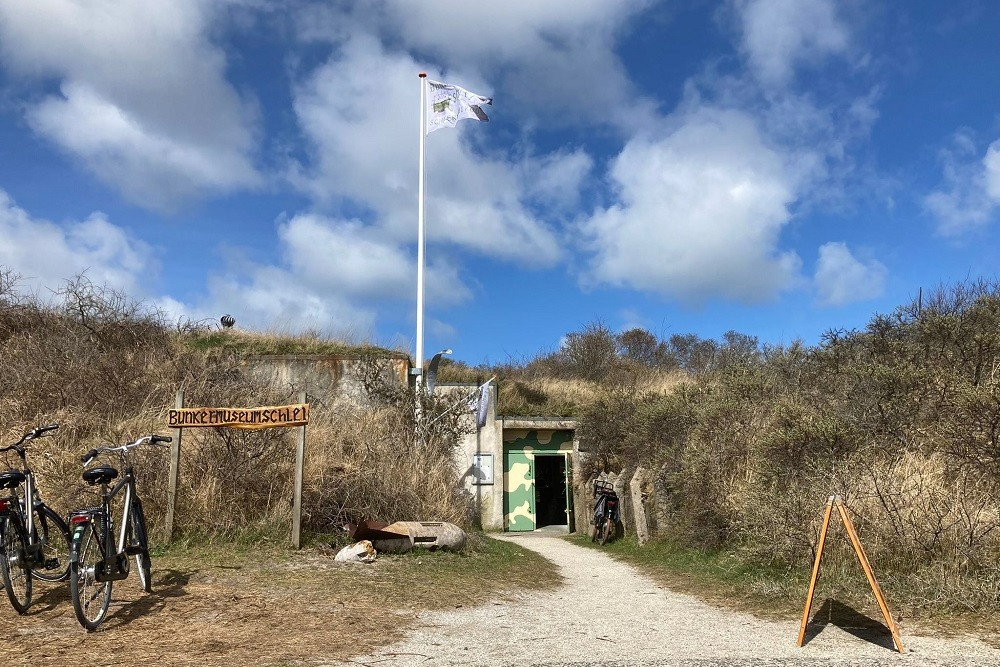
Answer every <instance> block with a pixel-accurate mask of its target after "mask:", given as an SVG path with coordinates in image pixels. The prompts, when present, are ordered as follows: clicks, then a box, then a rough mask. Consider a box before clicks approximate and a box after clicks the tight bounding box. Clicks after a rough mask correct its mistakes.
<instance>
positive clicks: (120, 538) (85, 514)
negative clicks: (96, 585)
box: [70, 465, 135, 582]
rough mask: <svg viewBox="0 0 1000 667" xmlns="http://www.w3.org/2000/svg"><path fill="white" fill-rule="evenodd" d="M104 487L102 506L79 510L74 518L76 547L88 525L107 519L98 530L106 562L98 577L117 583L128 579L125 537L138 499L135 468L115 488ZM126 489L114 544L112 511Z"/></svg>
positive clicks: (126, 472) (125, 472)
mask: <svg viewBox="0 0 1000 667" xmlns="http://www.w3.org/2000/svg"><path fill="white" fill-rule="evenodd" d="M101 486H102V488H101V506H100V507H99V508H89V509H85V510H77V511H76V512H74V513H73V515H72V516H71V518H70V524H71V526H72V529H73V544H74V545H76V544H78V543H79V540H80V537H81V535H82V534H83V531H84V529H85V528H86V526H87V524H93V523H94V518H95V517H97V516H100V517H103V521H100V522H99V524H98V527H99V529H100V530H99V531H97V530H95V533H97V534H99V536H100V539H98V547H99V548H100V551H101V557H102V561H101V563H100V564H99V565H101V566H102V567H101V568H100V570H99V571H96V572H95V573H94V578H95V579H96V580H97V581H99V582H104V581H117V580H119V579H124V578H126V577H127V576H128V572H129V566H128V555H129V554H127V553H126V545H125V537H126V535H127V531H128V527H129V523H130V521H131V510H132V502H133V499H134V498H135V475H134V473H133V470H132V466H130V465H129V466H127V467H125V468H124V471H123V475H122V478H121V479H120V480H119V481H118V483H117V484H115V485H114V487H111V488H110V489H109V487H110V485H109V484H107V483H105V484H102V485H101ZM122 489H124V490H125V500H124V502H123V504H122V513H121V520H120V521H119V522H118V535H117V539H116V540H115V541H114V542H112V541H111V538H112V535H111V529H112V525H113V524H114V520H113V519H114V517H113V514H112V511H111V501H112V499H113V498H114V497H115V496H117V495H118V494H119V493H121V492H122ZM109 546H111V547H112V548H109Z"/></svg>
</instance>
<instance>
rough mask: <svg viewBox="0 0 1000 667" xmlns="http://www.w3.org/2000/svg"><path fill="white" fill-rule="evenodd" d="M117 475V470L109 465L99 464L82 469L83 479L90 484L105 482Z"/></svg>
mask: <svg viewBox="0 0 1000 667" xmlns="http://www.w3.org/2000/svg"><path fill="white" fill-rule="evenodd" d="M117 476H118V471H117V470H115V469H114V468H112V467H111V466H99V467H97V468H91V469H90V470H84V471H83V481H85V482H86V483H87V484H90V485H91V486H94V485H95V484H107V483H108V482H110V481H111V480H113V479H114V478H115V477H117Z"/></svg>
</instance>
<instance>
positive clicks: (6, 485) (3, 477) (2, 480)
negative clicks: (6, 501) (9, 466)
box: [0, 470, 24, 489]
mask: <svg viewBox="0 0 1000 667" xmlns="http://www.w3.org/2000/svg"><path fill="white" fill-rule="evenodd" d="M23 481H24V473H23V472H21V471H19V470H8V471H7V472H0V489H13V488H14V487H15V486H17V485H18V484H20V483H21V482H23Z"/></svg>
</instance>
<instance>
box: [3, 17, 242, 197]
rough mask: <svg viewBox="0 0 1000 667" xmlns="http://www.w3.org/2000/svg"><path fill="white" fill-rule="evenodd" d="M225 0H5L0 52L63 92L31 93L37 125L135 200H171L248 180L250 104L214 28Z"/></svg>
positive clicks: (22, 71) (13, 65)
mask: <svg viewBox="0 0 1000 667" xmlns="http://www.w3.org/2000/svg"><path fill="white" fill-rule="evenodd" d="M225 4H226V2H225V0H215V1H213V2H201V1H199V0H176V1H174V2H169V3H167V2H154V3H150V2H145V1H143V0H93V1H92V2H87V3H79V2H72V1H70V0H33V1H32V2H10V1H5V2H0V58H2V60H3V61H4V62H5V63H6V64H7V66H8V67H9V68H10V70H11V71H13V72H14V73H16V74H19V75H21V76H22V77H23V78H24V79H25V80H27V81H32V82H37V83H38V85H39V90H42V88H41V86H44V85H46V84H48V83H49V82H50V81H52V80H55V81H57V82H59V83H60V88H61V94H59V95H46V96H43V97H41V99H40V100H39V101H37V102H32V103H30V104H28V105H27V111H26V113H27V117H28V119H29V122H30V123H31V126H32V128H33V129H34V130H35V131H37V132H38V133H39V134H41V135H42V136H44V137H46V138H47V139H49V140H51V141H53V142H54V143H56V144H57V145H59V146H60V147H61V148H63V149H64V150H66V151H68V152H69V153H70V154H72V155H74V156H76V157H77V158H79V159H80V160H82V162H83V164H85V165H86V167H87V168H88V169H90V170H91V171H92V172H94V173H95V174H96V175H97V176H98V177H99V178H101V179H102V180H104V181H105V182H107V183H109V184H112V185H113V186H116V187H118V188H119V189H120V190H121V191H122V193H123V194H124V195H125V196H126V197H128V198H129V199H130V200H132V201H134V202H136V203H138V204H140V205H144V206H149V207H153V208H169V207H172V206H174V205H176V204H178V203H179V202H181V201H183V200H184V199H187V198H190V197H194V196H197V195H199V194H202V193H205V192H215V191H223V192H226V191H232V190H236V189H239V188H243V187H252V186H255V185H257V184H258V183H259V182H260V177H259V175H258V174H257V172H256V171H255V168H254V166H253V164H252V157H253V152H254V150H255V146H254V134H255V132H254V125H255V113H256V112H255V108H254V106H253V105H252V104H251V103H249V102H247V101H245V100H243V99H241V98H240V96H239V95H238V94H237V92H236V91H235V90H234V89H233V87H232V86H231V85H229V83H228V82H227V81H226V78H225V69H226V65H227V63H226V57H225V54H224V53H223V51H222V50H221V49H220V48H218V47H216V46H214V45H213V44H212V43H211V42H210V40H209V32H210V30H211V29H212V28H213V27H215V26H213V25H212V22H213V19H215V18H217V17H218V16H219V14H218V13H217V9H218V7H220V6H224V5H225Z"/></svg>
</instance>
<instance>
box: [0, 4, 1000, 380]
mask: <svg viewBox="0 0 1000 667" xmlns="http://www.w3.org/2000/svg"><path fill="white" fill-rule="evenodd" d="M998 66H1000V6H998V5H997V4H996V3H994V2H991V1H987V0H983V1H978V0H954V1H952V2H949V3H940V2H932V1H929V0H927V1H914V2H906V3H899V2H887V1H886V2H879V1H878V0H840V1H833V0H722V1H718V2H708V1H700V0H690V1H687V2H668V1H660V2H657V1H655V0H549V1H548V2H537V0H534V1H532V2H523V1H519V0H509V1H508V2H504V3H479V2H467V1H466V2H457V1H452V0H440V1H434V0H426V1H423V2H409V1H406V0H371V1H368V2H355V3H351V2H306V1H299V0H273V1H271V2H263V1H257V0H171V1H170V2H166V1H162V2H146V1H142V0H88V1H87V2H83V1H82V0H77V1H74V0H33V1H32V2H24V1H23V0H0V265H3V266H5V267H8V268H11V269H13V270H14V271H16V272H17V273H19V274H20V275H21V276H22V282H21V287H22V289H24V290H27V291H33V292H35V293H37V294H39V295H41V296H43V297H44V296H45V295H47V294H49V293H50V292H49V290H52V289H57V288H58V287H59V286H60V285H61V284H63V282H64V281H65V280H66V279H67V278H69V277H71V276H72V275H74V274H76V273H79V272H81V271H84V270H85V271H86V272H87V275H88V276H89V277H90V278H91V280H93V281H95V282H100V283H107V284H109V285H111V286H113V287H116V288H120V289H124V290H126V291H127V292H128V293H129V294H131V295H134V296H136V297H140V298H143V299H145V300H148V301H149V302H151V303H155V304H156V305H158V306H159V307H161V308H162V309H164V311H165V312H166V313H168V315H169V316H170V317H171V318H178V317H188V318H191V319H203V318H210V319H212V320H217V319H218V317H219V316H220V315H222V314H223V313H231V314H233V315H234V316H235V317H236V319H237V326H238V327H241V328H247V329H257V330H277V331H289V332H295V331H303V330H316V331H321V332H323V333H325V334H329V335H334V336H345V337H348V338H350V339H352V340H355V341H368V342H373V343H376V344H381V345H387V346H390V347H399V348H402V349H409V350H410V352H411V354H412V352H413V349H414V348H413V346H414V340H415V299H416V297H415V295H416V231H417V230H416V218H417V148H418V137H419V127H418V125H419V116H418V114H419V80H418V78H417V74H418V72H420V71H426V72H428V74H429V76H430V78H432V79H434V80H438V81H444V82H446V83H452V84H456V85H459V86H462V87H464V88H467V89H469V90H471V91H473V92H475V93H478V94H482V95H488V96H492V97H493V98H494V104H493V106H492V107H490V109H489V113H490V122H489V123H479V122H476V121H462V122H461V123H460V124H459V125H458V127H457V128H454V129H444V130H440V131H437V132H434V133H433V134H431V135H430V136H428V137H427V161H426V165H427V237H428V241H427V243H428V245H427V291H426V299H427V305H426V311H425V312H426V318H427V321H426V329H425V332H426V334H425V335H426V345H425V350H426V352H427V353H428V355H429V354H431V353H433V352H434V351H436V350H438V349H441V348H443V347H450V348H452V349H453V350H454V351H455V355H454V356H455V358H457V359H461V360H464V361H466V362H469V363H471V364H478V363H482V362H502V361H507V360H511V359H512V360H515V361H518V360H523V359H527V358H531V357H533V356H535V355H537V354H538V353H539V352H551V351H554V350H556V349H558V346H559V344H560V339H561V338H562V336H563V335H564V334H566V333H567V332H570V331H578V330H580V329H581V328H582V327H583V326H585V325H586V324H587V323H588V322H593V321H597V320H600V321H602V322H603V323H605V324H606V325H608V326H609V327H611V328H613V329H615V330H621V329H626V328H631V327H633V326H641V327H644V328H647V329H649V330H650V331H652V332H653V333H655V334H657V335H660V336H663V337H667V336H669V335H671V334H675V333H697V334H699V335H701V336H703V337H707V338H719V337H721V335H722V334H723V333H724V332H726V331H728V330H731V329H734V330H737V331H740V332H743V333H747V334H751V335H755V336H758V337H759V338H760V339H761V340H762V341H764V342H770V343H781V342H785V343H787V342H790V341H792V340H794V339H797V338H801V339H803V340H805V341H806V342H807V343H815V342H817V341H818V340H819V337H820V335H821V334H822V333H823V332H824V331H825V330H827V329H830V328H855V327H863V326H864V325H865V323H866V322H867V321H868V320H869V319H870V317H871V316H872V315H873V314H874V313H876V312H887V311H890V310H892V309H893V308H894V307H895V306H897V305H900V304H903V303H906V302H908V301H910V300H911V299H913V298H915V297H916V295H917V291H918V289H920V288H921V287H922V288H924V289H925V290H927V289H933V288H934V287H936V286H938V285H940V284H942V283H944V284H951V283H955V282H959V281H962V280H965V279H967V278H979V277H984V278H988V279H994V278H996V277H997V270H996V266H997V260H998V258H1000V251H998V246H1000V244H998V242H1000V86H998V85H997V78H996V71H997V69H998Z"/></svg>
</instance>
